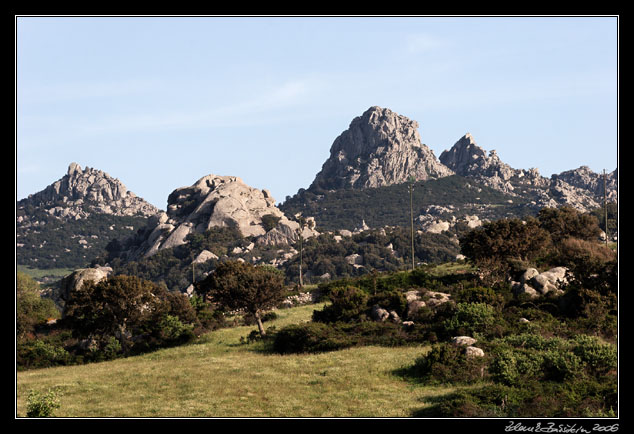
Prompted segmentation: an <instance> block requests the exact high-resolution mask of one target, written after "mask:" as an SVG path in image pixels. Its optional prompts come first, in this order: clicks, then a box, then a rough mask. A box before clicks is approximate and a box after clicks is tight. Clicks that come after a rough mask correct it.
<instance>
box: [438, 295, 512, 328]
mask: <svg viewBox="0 0 634 434" xmlns="http://www.w3.org/2000/svg"><path fill="white" fill-rule="evenodd" d="M496 323H497V324H498V325H501V324H503V320H502V319H501V316H500V315H499V314H498V312H497V311H496V310H495V308H494V307H492V306H490V305H488V304H486V303H458V304H457V305H456V311H455V314H454V315H453V316H452V317H451V318H449V319H447V320H445V322H444V327H445V329H446V330H447V332H448V333H449V334H450V335H453V336H457V335H469V336H479V335H482V334H485V333H488V334H490V333H491V332H492V328H493V326H494V325H495V324H496Z"/></svg>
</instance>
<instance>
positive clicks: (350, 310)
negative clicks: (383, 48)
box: [313, 285, 369, 323]
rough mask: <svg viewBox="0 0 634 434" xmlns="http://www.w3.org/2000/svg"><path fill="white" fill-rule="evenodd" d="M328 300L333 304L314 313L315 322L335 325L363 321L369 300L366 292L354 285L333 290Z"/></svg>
mask: <svg viewBox="0 0 634 434" xmlns="http://www.w3.org/2000/svg"><path fill="white" fill-rule="evenodd" d="M328 298H329V299H330V300H331V301H332V303H331V304H330V305H328V306H326V307H324V309H322V310H321V311H318V310H316V311H314V312H313V321H317V322H325V323H326V322H327V323H334V322H340V321H344V322H348V321H356V320H359V319H363V316H364V315H365V311H366V310H367V307H368V306H367V305H368V300H369V296H368V294H367V293H366V292H365V291H363V290H361V289H359V288H358V287H356V286H352V285H347V286H345V287H343V288H334V289H332V290H331V292H330V294H329V296H328Z"/></svg>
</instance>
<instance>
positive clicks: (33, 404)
mask: <svg viewBox="0 0 634 434" xmlns="http://www.w3.org/2000/svg"><path fill="white" fill-rule="evenodd" d="M59 395H60V394H59V392H58V391H57V390H52V389H49V390H48V391H47V392H46V393H41V392H38V391H36V390H29V394H28V397H27V400H26V416H27V417H52V416H54V413H55V410H57V409H58V408H59V407H60V402H59Z"/></svg>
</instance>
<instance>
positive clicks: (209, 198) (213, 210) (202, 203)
mask: <svg viewBox="0 0 634 434" xmlns="http://www.w3.org/2000/svg"><path fill="white" fill-rule="evenodd" d="M167 203H168V205H167V212H161V213H158V214H157V215H155V216H153V217H151V218H150V219H149V220H148V225H147V227H146V228H145V229H144V230H143V231H142V232H143V234H142V236H143V240H142V241H141V242H140V243H139V244H138V245H137V246H136V247H135V248H134V250H133V251H131V252H128V254H127V257H128V258H129V259H134V258H139V257H148V256H151V255H153V254H155V253H156V252H158V251H159V250H162V249H167V248H171V247H176V246H179V245H182V244H185V243H186V242H187V240H186V237H187V235H189V234H192V233H204V232H205V231H207V230H209V229H211V228H213V227H228V226H231V227H236V228H237V229H239V230H240V232H241V234H242V235H243V236H244V237H254V238H255V239H256V242H257V243H259V244H273V245H276V244H288V243H292V242H294V241H296V240H297V239H298V237H299V234H298V230H299V227H300V224H299V223H298V222H297V221H294V220H291V219H289V218H288V217H286V216H285V215H284V213H282V211H280V210H279V209H278V208H277V207H276V206H275V199H273V197H272V196H271V194H270V193H269V192H268V191H267V190H258V189H256V188H253V187H250V186H248V185H247V184H245V183H244V182H243V181H242V180H241V179H240V178H238V177H236V176H219V175H213V174H212V175H207V176H205V177H203V178H200V179H199V180H198V181H196V183H194V184H193V185H192V186H189V187H181V188H177V189H176V190H174V191H173V192H172V193H171V194H170V195H169V198H168V200H167ZM267 215H268V216H272V217H273V218H275V219H276V220H277V224H276V226H275V227H273V228H269V229H268V230H267V229H266V227H265V226H266V225H265V224H264V223H263V217H264V216H267ZM308 222H309V223H310V224H308V225H306V226H305V227H304V228H303V232H302V235H303V236H304V238H309V237H311V236H313V235H316V234H318V233H317V232H316V231H315V230H314V221H313V220H310V219H308ZM311 226H313V227H311Z"/></svg>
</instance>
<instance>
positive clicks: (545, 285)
mask: <svg viewBox="0 0 634 434" xmlns="http://www.w3.org/2000/svg"><path fill="white" fill-rule="evenodd" d="M567 272H568V269H567V268H566V267H555V268H551V269H550V270H548V271H545V272H543V273H540V272H539V271H537V270H536V269H535V268H528V269H527V270H526V271H524V273H523V274H522V275H521V276H520V281H519V282H514V281H513V282H511V286H512V288H513V291H514V292H515V294H516V295H520V294H526V295H528V296H529V297H531V298H535V297H539V296H541V295H545V294H547V293H549V292H551V291H552V292H553V293H554V294H557V295H561V294H563V290H562V288H563V287H564V286H565V285H566V283H568V279H567V277H566V273H567Z"/></svg>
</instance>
